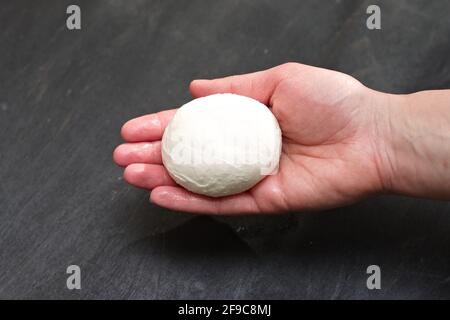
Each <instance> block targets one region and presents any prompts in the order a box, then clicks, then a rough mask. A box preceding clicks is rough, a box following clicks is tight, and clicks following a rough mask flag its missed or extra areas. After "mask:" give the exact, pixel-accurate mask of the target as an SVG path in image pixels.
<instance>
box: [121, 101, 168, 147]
mask: <svg viewBox="0 0 450 320" xmlns="http://www.w3.org/2000/svg"><path fill="white" fill-rule="evenodd" d="M175 112H176V109H172V110H165V111H161V112H158V113H152V114H148V115H145V116H142V117H138V118H134V119H131V120H130V121H128V122H126V123H125V124H124V125H123V127H122V130H121V135H122V138H123V139H124V140H125V141H127V142H144V141H155V140H161V138H162V135H163V133H164V129H165V128H166V126H167V124H168V123H169V121H170V119H172V117H173V115H174V114H175Z"/></svg>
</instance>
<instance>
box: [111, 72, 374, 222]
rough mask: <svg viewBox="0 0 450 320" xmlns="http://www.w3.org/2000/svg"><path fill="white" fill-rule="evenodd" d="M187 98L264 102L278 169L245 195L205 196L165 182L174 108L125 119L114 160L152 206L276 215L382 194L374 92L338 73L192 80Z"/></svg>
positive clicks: (167, 175)
mask: <svg viewBox="0 0 450 320" xmlns="http://www.w3.org/2000/svg"><path fill="white" fill-rule="evenodd" d="M190 91H191V93H192V96H193V97H195V98H197V97H202V96H207V95H211V94H214V93H224V92H230V93H236V94H240V95H244V96H249V97H252V98H254V99H256V100H259V101H260V102H262V103H264V104H266V105H268V106H269V107H270V108H271V111H272V112H273V114H274V115H275V117H276V118H277V119H278V122H279V124H280V127H281V130H282V133H283V147H282V154H281V158H280V166H279V171H278V173H277V174H276V175H271V176H267V177H266V178H265V179H264V180H262V181H261V182H260V183H258V184H257V185H256V186H255V187H253V188H252V189H250V190H249V191H247V192H244V193H241V194H238V195H233V196H228V197H223V198H214V199H213V198H208V197H205V196H201V195H197V194H193V193H191V192H189V191H187V190H185V189H183V188H182V187H180V186H177V185H176V183H175V182H174V181H173V180H172V179H171V178H170V176H169V174H168V173H167V171H166V170H165V168H164V167H163V165H162V160H161V138H162V134H163V132H164V128H165V127H166V125H167V124H168V122H169V121H170V119H171V118H172V116H173V115H174V113H175V111H176V110H168V111H162V112H159V113H156V114H150V115H146V116H143V117H139V118H135V119H132V120H130V121H128V122H127V123H126V124H125V125H124V126H123V127H122V131H121V133H122V137H123V139H124V140H125V141H126V142H127V143H125V144H122V145H120V146H118V147H117V148H116V150H115V151H114V160H115V162H116V163H117V164H118V165H120V166H124V167H126V168H125V172H124V177H125V180H126V181H127V182H129V183H130V184H132V185H134V186H137V187H141V188H145V189H148V190H152V191H151V197H150V199H151V201H152V202H153V203H155V204H158V205H160V206H162V207H166V208H169V209H172V210H177V211H185V212H192V213H209V214H237V213H277V212H285V211H290V210H305V209H307V210H313V209H324V208H331V207H336V206H341V205H345V204H348V203H351V202H354V201H356V200H358V199H360V198H363V197H365V196H368V195H370V194H375V193H378V192H381V191H383V172H382V171H383V169H382V168H380V161H379V157H380V156H379V142H378V141H377V139H378V138H379V137H378V133H377V126H376V123H377V121H378V120H379V119H377V118H378V117H380V116H381V115H382V113H381V112H379V111H378V110H377V108H374V107H373V103H374V101H376V96H377V95H376V94H375V92H374V91H372V90H370V89H368V88H366V87H364V86H363V85H362V84H361V83H360V82H358V81H357V80H355V79H354V78H352V77H350V76H348V75H345V74H342V73H339V72H335V71H330V70H326V69H320V68H315V67H311V66H306V65H301V64H297V63H288V64H284V65H281V66H278V67H275V68H272V69H269V70H265V71H261V72H256V73H252V74H247V75H239V76H231V77H227V78H223V79H216V80H196V81H193V82H192V83H191V85H190Z"/></svg>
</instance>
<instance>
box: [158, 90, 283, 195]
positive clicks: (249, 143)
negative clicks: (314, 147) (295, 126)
mask: <svg viewBox="0 0 450 320" xmlns="http://www.w3.org/2000/svg"><path fill="white" fill-rule="evenodd" d="M280 153H281V130H280V127H279V125H278V122H277V120H276V119H275V117H274V115H273V114H272V112H271V111H270V110H269V108H268V107H267V106H265V105H264V104H262V103H260V102H258V101H256V100H254V99H251V98H248V97H244V96H240V95H236V94H230V93H225V94H214V95H211V96H207V97H202V98H198V99H195V100H192V101H190V102H189V103H186V104H185V105H183V106H182V107H181V108H179V109H178V111H177V112H176V113H175V116H174V117H173V118H172V120H171V121H170V123H169V124H168V126H167V128H166V130H165V131H164V135H163V139H162V159H163V163H164V166H165V167H166V169H167V170H168V172H169V174H170V176H171V177H172V178H173V179H174V180H175V182H176V183H178V184H179V185H181V186H183V187H184V188H186V189H187V190H189V191H192V192H195V193H199V194H203V195H206V196H210V197H222V196H228V195H232V194H237V193H240V192H243V191H246V190H248V189H250V188H252V187H253V186H254V185H256V184H257V183H258V182H259V181H260V180H261V179H263V178H264V177H265V176H266V175H270V174H274V173H276V171H277V170H278V164H279V159H280Z"/></svg>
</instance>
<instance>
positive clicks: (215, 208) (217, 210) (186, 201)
mask: <svg viewBox="0 0 450 320" xmlns="http://www.w3.org/2000/svg"><path fill="white" fill-rule="evenodd" d="M150 201H151V202H153V203H155V204H157V205H159V206H161V207H164V208H167V209H170V210H174V211H183V212H189V213H198V214H216V215H232V214H249V213H261V211H260V210H259V209H258V206H257V204H256V202H255V200H254V198H253V197H252V196H251V195H250V193H248V192H245V193H241V194H237V195H233V196H228V197H223V198H210V197H206V196H202V195H198V194H195V193H192V192H189V191H187V190H186V189H183V188H181V187H172V186H163V187H157V188H155V189H154V190H153V191H152V192H151V194H150Z"/></svg>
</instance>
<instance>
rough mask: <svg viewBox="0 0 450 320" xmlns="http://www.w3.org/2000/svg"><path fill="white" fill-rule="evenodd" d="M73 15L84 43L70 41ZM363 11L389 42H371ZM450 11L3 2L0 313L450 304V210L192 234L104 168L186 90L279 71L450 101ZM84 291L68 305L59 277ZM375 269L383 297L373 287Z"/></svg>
mask: <svg viewBox="0 0 450 320" xmlns="http://www.w3.org/2000/svg"><path fill="white" fill-rule="evenodd" d="M69 4H78V5H80V7H81V10H82V30H80V31H69V30H67V28H66V26H65V20H66V13H65V11H66V7H67V6H68V5H69ZM369 4H378V5H380V7H381V9H382V30H379V31H369V30H368V29H367V28H366V26H365V20H366V18H367V15H366V13H365V11H366V8H367V6H368V5H369ZM449 10H450V3H449V2H447V1H406V0H403V1H351V0H341V1H339V0H337V1H295V0H289V1H287V0H282V1H281V0H280V1H270V0H260V1H256V0H255V1H237V0H226V1H225V0H224V1H206V0H190V1H187V0H182V1H180V0H166V1H143V0H139V1H138V0H134V1H130V0H128V1H126V0H114V1H112V0H111V1H57V0H54V1H16V0H8V1H6V0H5V1H2V3H1V6H0V137H1V139H0V298H32V299H37V298H51V299H57V298H66V299H69V298H73V299H89V298H113V299H121V298H138V299H142V298H146V299H164V298H194V299H197V298H199V299H203V298H277V299H285V298H287V299H296V298H325V299H347V298H363V299H364V298H370V299H379V298H440V299H442V298H450V232H449V231H450V206H449V203H448V202H435V201H428V200H419V199H410V198H402V197H379V198H374V199H370V200H367V201H364V202H362V203H359V204H356V205H354V206H350V207H347V208H341V209H336V210H330V211H327V212H322V213H314V214H312V213H296V214H291V215H285V216H272V217H228V218H227V217H221V218H215V217H195V216H189V215H184V214H180V213H174V212H169V211H167V210H164V209H161V208H158V207H156V206H154V205H151V204H149V203H148V194H147V193H146V192H145V191H142V190H137V189H134V188H131V187H130V186H127V185H126V184H125V183H124V181H123V180H122V178H121V174H122V171H121V170H120V169H119V168H117V167H116V166H114V164H113V163H112V160H111V153H112V151H113V149H114V147H115V145H117V144H118V143H120V137H119V129H120V126H121V124H122V123H123V122H124V121H126V120H128V119H129V118H131V117H134V116H137V115H141V114H146V113H150V112H155V111H158V110H162V109H166V108H169V107H173V106H178V105H180V104H182V103H184V102H185V101H187V100H189V99H190V97H189V94H188V90H187V86H188V83H189V81H190V80H191V79H195V78H211V77H217V76H223V75H229V74H235V73H244V72H250V71H255V70H259V69H263V68H267V67H270V66H274V65H277V64H280V63H283V62H287V61H299V62H303V63H307V64H312V65H317V66H322V67H327V68H332V69H337V70H340V71H343V72H346V73H349V74H351V75H353V76H355V77H357V78H358V79H360V80H361V81H362V82H364V83H365V84H366V85H368V86H370V87H372V88H374V89H378V90H384V91H389V92H397V93H406V92H413V91H416V90H423V89H437V88H449V87H450V44H449V39H450V20H449V18H448V12H449ZM70 264H77V265H79V266H80V267H81V270H82V289H81V290H73V291H70V290H68V289H67V288H66V277H67V275H66V273H65V272H66V268H67V266H68V265H70ZM371 264H377V265H379V266H380V267H381V271H382V289H381V290H379V291H369V290H367V288H366V278H367V275H366V268H367V266H369V265H371Z"/></svg>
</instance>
